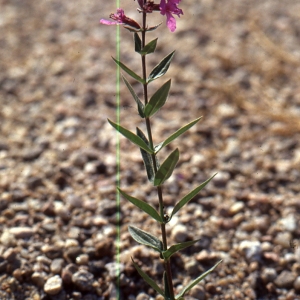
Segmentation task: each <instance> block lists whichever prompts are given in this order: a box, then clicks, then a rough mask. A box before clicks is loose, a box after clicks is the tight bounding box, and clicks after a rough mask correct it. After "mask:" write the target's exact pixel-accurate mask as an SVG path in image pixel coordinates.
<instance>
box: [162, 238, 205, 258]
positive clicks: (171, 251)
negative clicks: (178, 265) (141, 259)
mask: <svg viewBox="0 0 300 300" xmlns="http://www.w3.org/2000/svg"><path fill="white" fill-rule="evenodd" d="M198 241H200V240H195V241H188V242H184V243H180V244H175V245H173V246H171V247H170V248H169V249H168V250H166V251H163V253H162V255H163V257H164V258H165V259H169V258H170V257H171V256H172V255H173V254H174V253H176V252H178V251H180V250H182V249H184V248H187V247H189V246H191V245H194V244H195V243H197V242H198Z"/></svg>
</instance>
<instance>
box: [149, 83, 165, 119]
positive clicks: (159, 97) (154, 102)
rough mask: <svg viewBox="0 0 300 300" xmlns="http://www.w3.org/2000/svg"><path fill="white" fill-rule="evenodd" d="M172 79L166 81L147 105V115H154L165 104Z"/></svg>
mask: <svg viewBox="0 0 300 300" xmlns="http://www.w3.org/2000/svg"><path fill="white" fill-rule="evenodd" d="M170 87H171V79H170V80H168V81H167V82H166V83H164V84H163V85H162V86H161V87H160V88H159V89H158V90H157V91H156V92H155V93H154V94H153V96H152V97H151V99H150V101H149V102H148V103H147V105H146V107H145V117H146V118H149V117H151V116H153V115H154V114H155V113H156V112H157V111H158V110H159V109H160V108H161V107H163V106H164V104H165V103H166V100H167V98H168V95H169V90H170Z"/></svg>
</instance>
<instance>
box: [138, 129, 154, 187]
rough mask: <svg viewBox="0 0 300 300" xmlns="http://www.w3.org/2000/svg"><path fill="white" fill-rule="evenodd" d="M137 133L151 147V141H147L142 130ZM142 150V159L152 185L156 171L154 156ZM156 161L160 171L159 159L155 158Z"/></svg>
mask: <svg viewBox="0 0 300 300" xmlns="http://www.w3.org/2000/svg"><path fill="white" fill-rule="evenodd" d="M136 133H137V135H138V136H139V137H140V138H141V139H142V140H143V141H144V142H145V143H146V144H147V145H148V146H149V141H148V140H147V138H146V136H145V135H144V133H143V132H142V130H141V129H139V128H137V129H136ZM140 150H141V154H142V158H143V161H144V165H145V168H146V171H147V177H148V180H149V181H150V182H151V183H153V181H154V175H155V170H154V165H153V160H152V156H151V155H150V154H149V153H148V152H146V151H145V150H143V149H142V148H140ZM155 161H156V167H157V169H158V168H159V162H158V159H157V157H155Z"/></svg>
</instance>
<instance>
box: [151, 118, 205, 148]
mask: <svg viewBox="0 0 300 300" xmlns="http://www.w3.org/2000/svg"><path fill="white" fill-rule="evenodd" d="M201 118H202V117H200V118H198V119H196V120H194V121H192V122H190V123H188V124H187V125H185V126H183V127H181V128H180V129H178V130H177V131H176V132H174V133H173V134H172V135H170V136H169V137H168V138H167V139H166V140H165V141H163V142H162V143H159V144H158V145H156V146H155V147H154V149H155V153H158V152H159V151H160V150H161V149H162V148H163V147H165V146H167V145H168V144H170V143H171V142H172V141H174V140H175V139H176V138H178V137H179V136H180V135H181V134H183V133H185V132H186V131H187V130H189V129H190V128H191V127H192V126H194V125H195V124H196V123H197V122H199V120H200V119H201Z"/></svg>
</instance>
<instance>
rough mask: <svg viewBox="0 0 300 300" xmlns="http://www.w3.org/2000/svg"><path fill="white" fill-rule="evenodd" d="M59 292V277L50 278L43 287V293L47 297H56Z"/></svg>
mask: <svg viewBox="0 0 300 300" xmlns="http://www.w3.org/2000/svg"><path fill="white" fill-rule="evenodd" d="M61 290H62V279H61V278H60V276H59V275H55V276H53V277H50V278H49V279H48V280H47V281H46V283H45V285H44V291H45V293H46V294H48V295H56V294H58V293H59V292H60V291H61Z"/></svg>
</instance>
